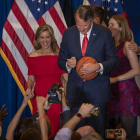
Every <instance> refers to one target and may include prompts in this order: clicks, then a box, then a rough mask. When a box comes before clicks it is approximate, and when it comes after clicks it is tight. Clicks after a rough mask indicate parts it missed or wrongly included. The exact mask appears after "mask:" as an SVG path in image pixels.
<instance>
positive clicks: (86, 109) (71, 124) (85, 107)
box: [55, 103, 94, 140]
mask: <svg viewBox="0 0 140 140" xmlns="http://www.w3.org/2000/svg"><path fill="white" fill-rule="evenodd" d="M93 107H94V105H92V104H85V103H83V104H82V105H81V107H80V109H79V111H78V112H77V114H75V115H74V116H73V117H72V118H71V119H70V120H69V121H68V122H67V123H65V124H64V126H63V127H62V129H60V130H59V131H58V133H57V135H56V136H55V140H62V139H65V140H68V139H71V135H72V130H73V129H74V128H75V126H76V125H77V124H78V123H79V122H80V121H81V120H82V118H85V117H90V116H91V114H90V111H91V109H92V108H93Z"/></svg>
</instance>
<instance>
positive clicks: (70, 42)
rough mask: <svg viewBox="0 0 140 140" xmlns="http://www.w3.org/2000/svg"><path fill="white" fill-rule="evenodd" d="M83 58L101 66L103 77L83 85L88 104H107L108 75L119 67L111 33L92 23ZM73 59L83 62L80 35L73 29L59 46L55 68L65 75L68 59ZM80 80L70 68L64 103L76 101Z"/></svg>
mask: <svg viewBox="0 0 140 140" xmlns="http://www.w3.org/2000/svg"><path fill="white" fill-rule="evenodd" d="M85 56H90V57H93V58H95V59H96V60H97V61H98V63H101V64H102V65H103V73H102V75H101V74H100V73H99V75H98V76H97V77H96V78H95V79H93V80H88V81H85V83H84V86H86V91H85V92H86V93H87V96H90V97H89V98H90V99H91V103H103V102H107V101H108V100H109V99H110V97H111V90H110V80H109V72H110V71H112V70H114V69H116V68H117V67H118V65H119V60H118V55H117V49H116V47H115V45H114V40H113V38H112V35H111V32H110V30H109V29H108V28H106V27H104V26H102V25H97V24H94V23H93V26H92V30H91V34H90V37H89V42H88V46H87V49H86V54H85ZM71 57H76V59H77V61H78V60H79V59H81V58H82V53H81V44H80V32H79V31H78V29H77V27H76V26H73V27H71V28H69V29H67V30H66V31H65V32H64V35H63V39H62V42H61V46H60V52H59V59H58V65H59V67H60V68H61V69H63V70H65V71H67V68H66V62H67V59H70V58H71ZM82 83H83V80H82V79H81V78H80V77H79V76H78V75H77V73H76V68H73V69H72V71H71V72H70V74H69V77H68V84H67V99H68V101H69V102H72V101H74V100H75V101H76V102H77V100H78V98H79V97H77V96H82V95H80V93H81V91H82V90H83V89H82V88H83V87H82Z"/></svg>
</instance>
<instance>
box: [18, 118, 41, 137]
mask: <svg viewBox="0 0 140 140" xmlns="http://www.w3.org/2000/svg"><path fill="white" fill-rule="evenodd" d="M27 128H34V129H37V130H39V128H38V126H37V124H36V123H35V122H34V121H33V120H32V119H31V118H25V119H22V120H21V121H20V122H19V123H18V125H17V127H16V136H17V139H20V136H21V134H22V133H23V132H24V131H25V130H26V129H27Z"/></svg>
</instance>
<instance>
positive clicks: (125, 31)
mask: <svg viewBox="0 0 140 140" xmlns="http://www.w3.org/2000/svg"><path fill="white" fill-rule="evenodd" d="M111 18H113V19H115V20H116V21H117V23H118V25H119V27H120V28H121V38H120V41H119V42H120V43H121V42H124V41H126V40H130V41H131V40H132V36H133V35H132V31H131V30H130V28H129V25H128V22H127V19H126V18H125V17H124V16H123V15H114V16H112V17H111Z"/></svg>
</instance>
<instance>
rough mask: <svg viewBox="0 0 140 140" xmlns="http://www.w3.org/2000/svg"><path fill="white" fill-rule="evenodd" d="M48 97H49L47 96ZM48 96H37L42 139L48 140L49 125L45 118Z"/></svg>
mask: <svg viewBox="0 0 140 140" xmlns="http://www.w3.org/2000/svg"><path fill="white" fill-rule="evenodd" d="M46 98H48V97H46ZM46 98H44V97H41V96H40V97H36V101H37V108H38V114H39V117H38V118H39V125H40V129H41V134H42V140H48V126H47V123H46V119H45V117H44V116H45V112H44V107H43V106H44V102H45V101H46Z"/></svg>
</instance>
